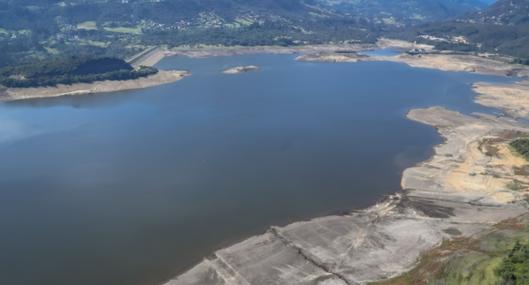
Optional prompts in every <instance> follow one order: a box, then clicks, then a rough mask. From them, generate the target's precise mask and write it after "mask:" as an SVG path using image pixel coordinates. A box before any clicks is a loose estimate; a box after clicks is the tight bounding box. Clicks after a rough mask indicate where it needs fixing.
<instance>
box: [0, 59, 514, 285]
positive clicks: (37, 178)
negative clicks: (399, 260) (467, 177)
mask: <svg viewBox="0 0 529 285" xmlns="http://www.w3.org/2000/svg"><path fill="white" fill-rule="evenodd" d="M237 65H258V66H260V69H259V70H258V71H256V72H252V73H247V74H240V75H235V76H233V75H232V76H229V75H224V74H222V73H221V71H222V70H224V69H225V68H227V67H232V66H237ZM160 67H162V68H177V69H188V70H190V71H192V72H193V75H192V76H191V77H189V78H185V79H184V80H182V81H180V82H176V83H174V84H169V85H164V86H159V87H155V88H151V89H146V90H137V91H130V92H122V93H118V94H111V95H96V96H82V97H66V98H55V99H50V100H33V101H26V102H17V103H9V104H2V105H0V114H1V115H0V133H1V135H0V158H1V160H0V173H1V174H2V175H0V227H1V229H2V235H0V252H1V253H2V254H0V272H1V274H0V284H10V285H19V284H20V285H26V284H39V285H62V284H68V285H70V284H78V285H83V284H87V285H88V284H90V285H93V284H98V285H114V284H130V285H145V284H158V283H160V282H162V281H164V280H165V279H167V278H169V277H171V276H172V275H174V274H176V273H178V272H181V271H182V270H184V269H186V268H189V267H190V266H191V265H192V264H194V263H196V262H198V261H200V260H201V259H202V258H203V257H204V256H207V255H209V254H211V253H212V252H213V251H214V250H215V249H217V248H219V247H221V246H223V245H227V244H230V243H232V242H234V241H237V240H239V239H241V238H244V237H247V236H249V235H252V234H256V233H259V232H262V231H264V230H265V229H266V228H267V227H268V226H270V225H278V224H279V225H281V224H286V223H288V222H290V221H294V220H299V219H308V218H311V217H315V216H319V215H326V214H332V213H337V212H341V211H344V210H350V209H353V208H358V207H365V206H368V205H370V204H372V203H373V202H374V201H376V200H378V199H380V198H381V197H383V195H385V194H387V193H391V192H394V191H398V190H399V187H400V186H399V185H400V175H401V172H402V170H403V169H404V168H406V167H408V166H410V165H412V164H414V163H416V162H417V161H420V160H423V159H425V158H427V157H428V155H429V153H430V151H431V147H432V145H433V144H435V143H438V142H439V141H440V140H439V138H438V136H437V135H436V134H435V131H434V130H433V129H431V128H429V127H426V126H422V125H420V124H417V123H414V122H411V121H409V120H406V119H405V117H404V116H405V114H406V112H407V111H408V110H409V109H410V108H412V107H425V106H430V105H434V104H441V105H444V106H447V107H450V108H453V109H457V110H461V111H464V112H471V111H488V110H487V109H486V108H481V107H479V106H477V105H475V104H473V103H472V95H473V94H472V92H471V90H470V84H471V83H472V82H474V81H477V80H480V81H483V80H488V81H495V80H496V81H497V80H504V79H500V78H494V77H484V76H478V75H471V74H464V73H446V72H438V71H432V70H426V69H412V68H409V67H407V66H405V65H401V64H394V63H385V62H364V63H357V64H324V63H306V62H296V61H294V60H293V57H292V56H291V55H288V56H285V55H279V56H278V55H252V56H236V57H216V58H208V59H188V58H169V59H166V60H164V61H163V62H162V63H160Z"/></svg>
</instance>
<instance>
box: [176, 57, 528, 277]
mask: <svg viewBox="0 0 529 285" xmlns="http://www.w3.org/2000/svg"><path fill="white" fill-rule="evenodd" d="M332 53H333V54H334V52H332ZM315 54H316V55H318V56H316V57H314V55H315ZM322 55H325V56H326V57H327V58H329V57H328V54H327V55H326V54H325V52H323V53H322V52H321V51H319V52H318V53H313V55H312V56H313V58H312V59H311V60H321V59H322V58H321V56H322ZM395 58H396V59H395ZM332 59H336V58H335V57H332ZM349 60H351V61H353V59H347V61H349ZM354 60H358V58H356V59H354ZM369 60H392V61H398V62H404V63H407V64H409V65H411V66H417V67H423V68H436V69H441V70H448V71H472V72H480V73H490V74H502V75H512V74H515V75H519V76H525V75H526V74H527V73H526V72H527V71H526V70H525V69H523V68H522V69H520V67H519V66H513V65H509V64H504V63H499V62H497V61H494V60H490V59H486V58H482V57H472V56H454V55H441V54H436V55H426V56H412V55H403V56H397V57H392V59H388V58H385V57H372V58H371V59H369ZM335 61H338V60H335ZM527 86H528V85H527V83H526V82H517V83H512V84H508V85H491V84H485V83H478V84H475V85H474V90H475V91H476V92H477V93H478V96H477V98H476V101H477V102H478V103H480V104H483V105H487V106H489V107H494V108H498V109H501V110H503V111H505V112H506V114H508V115H509V116H505V117H497V116H491V115H485V114H470V115H465V114H461V113H458V112H454V111H450V110H447V109H445V108H442V107H431V108H425V109H415V110H411V111H410V112H409V113H408V115H407V117H408V118H409V119H411V120H414V121H417V122H420V123H423V124H427V125H430V126H432V127H435V128H436V129H437V130H438V132H439V134H440V135H441V136H442V137H443V138H444V143H442V144H440V145H438V146H436V147H435V150H434V155H433V157H432V158H431V159H429V160H428V161H425V162H422V163H420V164H418V165H416V166H415V167H411V168H408V169H406V170H405V171H404V173H403V177H402V182H401V185H402V189H403V191H401V192H399V193H396V194H394V195H392V196H390V197H388V198H387V199H385V200H384V201H381V202H380V203H378V204H376V205H374V206H372V207H370V208H368V209H364V210H360V211H352V212H351V213H348V214H345V215H339V216H328V217H322V218H317V219H313V220H310V221H304V222H298V223H294V224H290V225H287V226H285V227H272V228H270V229H269V230H268V231H267V232H266V233H264V234H262V235H259V236H254V237H251V238H249V239H247V240H245V241H242V242H240V243H238V244H235V245H233V246H231V247H228V248H224V249H221V250H219V251H217V252H215V253H214V254H213V255H212V256H211V257H209V258H206V259H205V260H204V261H203V262H201V263H200V264H198V265H196V266H195V267H193V268H191V269H190V270H189V271H187V272H185V273H183V274H181V275H180V276H177V277H175V278H174V279H173V280H170V281H168V282H167V283H166V285H184V284H185V285H193V284H206V285H209V284H211V285H216V284H219V285H220V284H226V285H234V284H252V285H259V284H285V285H286V284H307V285H308V284H322V285H342V284H344V285H351V284H366V283H370V282H376V281H380V280H385V279H388V278H392V277H395V276H398V275H400V274H402V273H404V272H407V271H409V270H411V269H412V268H413V267H414V266H415V265H416V264H417V262H418V261H419V260H420V257H421V256H422V255H423V254H424V253H425V252H428V251H429V250H432V249H433V248H436V247H437V246H439V245H441V244H442V243H443V241H446V240H454V239H460V238H465V237H467V238H468V237H480V236H482V235H485V234H487V233H490V229H491V227H492V226H493V225H496V224H498V223H500V222H502V221H505V220H507V219H511V218H514V217H518V216H520V215H523V214H526V213H527V212H528V210H529V207H528V202H527V197H528V196H527V195H528V194H529V175H528V173H529V172H527V169H528V162H527V161H525V160H524V159H523V158H521V157H520V156H517V155H516V154H514V153H513V152H512V151H511V150H510V149H509V147H508V143H509V141H510V140H512V139H513V138H516V137H518V136H520V135H522V134H526V133H529V126H528V125H527V124H524V123H522V122H520V121H519V120H516V119H515V118H525V119H528V118H529V116H528V115H529V114H528V109H529V88H528V87H527ZM514 185H516V187H514Z"/></svg>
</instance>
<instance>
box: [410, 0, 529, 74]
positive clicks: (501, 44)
mask: <svg viewBox="0 0 529 285" xmlns="http://www.w3.org/2000/svg"><path fill="white" fill-rule="evenodd" d="M410 31H411V32H410V33H407V36H408V39H414V40H418V41H421V42H427V43H431V44H434V45H436V46H437V47H439V48H447V49H459V50H464V51H477V52H492V53H500V54H506V55H511V56H514V57H518V61H519V62H521V63H526V64H528V63H529V0H498V1H497V2H495V3H494V4H493V5H491V6H490V7H488V8H487V9H484V10H482V11H479V12H475V13H472V14H470V15H466V16H465V17H460V18H458V19H455V20H449V21H444V22H440V23H430V24H427V25H424V26H421V27H420V28H416V29H411V30H410Z"/></svg>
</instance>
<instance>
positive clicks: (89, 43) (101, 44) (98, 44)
mask: <svg viewBox="0 0 529 285" xmlns="http://www.w3.org/2000/svg"><path fill="white" fill-rule="evenodd" d="M79 44H80V45H86V46H95V47H101V48H106V47H108V46H109V45H110V42H102V41H93V40H85V39H83V40H79Z"/></svg>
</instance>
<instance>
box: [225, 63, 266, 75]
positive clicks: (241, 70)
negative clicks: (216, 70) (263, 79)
mask: <svg viewBox="0 0 529 285" xmlns="http://www.w3.org/2000/svg"><path fill="white" fill-rule="evenodd" d="M258 69H259V67H258V66H255V65H246V66H236V67H232V68H228V69H226V70H224V71H223V72H222V73H224V74H240V73H247V72H251V71H256V70H258Z"/></svg>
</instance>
